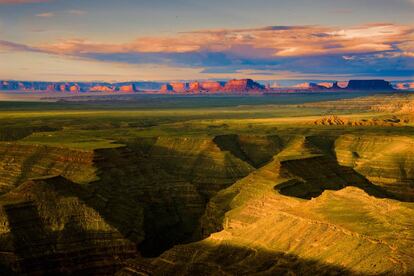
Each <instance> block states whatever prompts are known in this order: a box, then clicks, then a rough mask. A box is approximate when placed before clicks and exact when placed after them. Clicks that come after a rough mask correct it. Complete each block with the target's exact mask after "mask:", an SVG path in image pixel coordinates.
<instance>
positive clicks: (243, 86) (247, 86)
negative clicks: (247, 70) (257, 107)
mask: <svg viewBox="0 0 414 276" xmlns="http://www.w3.org/2000/svg"><path fill="white" fill-rule="evenodd" d="M264 88H265V87H264V86H263V85H261V84H259V83H257V82H255V81H253V80H252V79H241V80H234V79H233V80H229V81H228V82H227V83H226V84H225V85H224V88H223V90H224V91H233V92H238V91H239V92H244V91H260V90H264Z"/></svg>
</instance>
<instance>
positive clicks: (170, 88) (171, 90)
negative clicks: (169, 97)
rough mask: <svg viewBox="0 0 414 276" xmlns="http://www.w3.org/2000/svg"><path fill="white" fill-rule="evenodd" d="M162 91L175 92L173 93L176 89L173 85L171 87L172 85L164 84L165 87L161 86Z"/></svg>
mask: <svg viewBox="0 0 414 276" xmlns="http://www.w3.org/2000/svg"><path fill="white" fill-rule="evenodd" d="M160 91H161V92H173V91H174V88H173V87H172V85H171V84H169V83H166V84H163V85H162V86H161V89H160Z"/></svg>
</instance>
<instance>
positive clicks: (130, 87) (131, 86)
mask: <svg viewBox="0 0 414 276" xmlns="http://www.w3.org/2000/svg"><path fill="white" fill-rule="evenodd" d="M118 89H119V91H120V92H137V88H136V86H135V85H134V84H128V85H122V86H120V87H119V88H118Z"/></svg>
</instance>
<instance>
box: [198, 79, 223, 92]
mask: <svg viewBox="0 0 414 276" xmlns="http://www.w3.org/2000/svg"><path fill="white" fill-rule="evenodd" d="M201 87H202V88H203V89H204V90H207V91H220V90H223V85H222V84H221V83H220V82H218V81H204V82H202V83H201Z"/></svg>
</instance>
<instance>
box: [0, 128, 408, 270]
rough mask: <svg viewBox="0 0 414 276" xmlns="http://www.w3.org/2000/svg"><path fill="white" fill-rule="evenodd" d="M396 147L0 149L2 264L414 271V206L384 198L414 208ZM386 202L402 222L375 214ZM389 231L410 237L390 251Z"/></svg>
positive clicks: (281, 142)
mask: <svg viewBox="0 0 414 276" xmlns="http://www.w3.org/2000/svg"><path fill="white" fill-rule="evenodd" d="M395 139H397V138H392V137H391V138H388V139H371V140H370V137H369V136H362V137H359V136H352V135H340V136H339V137H335V136H330V137H325V136H301V135H277V134H275V135H268V136H259V135H235V134H231V135H218V136H215V137H203V136H200V137H170V138H168V137H159V138H139V139H135V140H128V141H124V144H125V146H121V147H118V148H109V149H97V150H75V149H66V148H54V147H50V146H35V145H28V144H21V143H18V142H14V143H10V142H7V143H1V150H2V154H1V158H0V164H1V166H2V168H3V169H2V170H1V175H0V180H1V183H2V193H3V195H2V196H1V197H0V204H1V205H2V211H1V216H0V219H1V220H2V221H3V222H2V223H1V225H3V227H2V229H1V246H2V252H3V253H2V254H1V255H0V260H1V264H2V266H3V267H5V268H10V267H11V268H13V270H14V271H15V272H20V273H22V272H23V273H25V272H28V271H30V272H32V273H39V274H40V273H74V272H80V273H95V274H97V273H101V274H102V273H103V274H113V273H115V272H116V271H118V272H119V274H120V275H122V274H128V273H137V272H140V273H141V272H145V273H153V274H165V273H167V274H169V273H173V272H174V273H175V274H187V275H190V274H192V275H193V274H194V273H205V272H206V271H209V272H210V271H212V272H214V271H216V272H217V273H221V272H223V273H230V274H237V272H238V271H244V272H246V273H248V272H251V273H253V272H260V273H265V274H266V273H267V274H273V273H279V272H280V273H283V272H295V273H309V272H310V271H316V272H317V273H319V274H324V273H325V274H332V273H343V274H346V273H354V272H360V273H382V272H387V271H392V272H393V273H407V272H409V271H411V270H412V269H413V268H412V267H411V265H410V260H412V258H413V254H412V252H411V251H410V250H409V248H410V246H411V244H410V237H412V235H413V233H412V231H411V230H412V226H413V225H412V224H411V222H410V221H409V220H407V221H406V220H405V218H407V219H408V218H409V217H410V216H411V215H412V213H413V212H414V209H413V206H412V205H411V203H400V202H398V201H393V200H391V199H384V198H396V199H400V200H405V201H409V200H412V199H413V198H412V185H413V182H414V181H413V179H412V176H411V174H410V173H411V171H410V168H412V164H411V163H409V162H411V161H410V160H411V159H410V151H404V149H400V151H403V152H405V153H406V154H405V155H404V154H399V151H398V148H396V146H395V143H396V142H395V141H397V140H395ZM398 139H405V140H404V141H403V142H404V144H405V145H407V147H409V145H411V143H413V140H412V138H410V137H405V138H404V137H400V138H398ZM378 148H381V149H382V152H383V154H382V155H381V156H378V155H376V154H375V153H376V152H377V151H378V150H377V149H378ZM387 149H389V150H387ZM407 149H408V148H407ZM393 154H394V155H395V154H397V155H395V156H394V155H393ZM396 156H398V158H397V157H396ZM370 162H371V163H372V164H373V165H370V166H369V168H373V169H367V168H368V167H367V165H366V164H371V163H370ZM364 164H365V166H364ZM402 164H403V165H404V166H406V167H404V166H402ZM401 166H402V167H401ZM375 170H377V171H375ZM31 179H33V180H31ZM348 186H354V188H346V187H348ZM344 188H345V189H344ZM326 190H339V191H337V192H332V191H329V192H328V191H326ZM309 199H311V200H309ZM353 205H358V206H365V207H364V208H366V211H367V212H365V211H364V212H362V211H361V212H360V213H359V211H357V210H354V209H353V208H352V206H353ZM384 206H385V207H386V208H388V209H389V210H393V216H392V217H390V218H388V217H387V216H384V217H378V216H376V214H377V213H378V212H382V211H381V210H382V208H383V207H384ZM388 209H387V210H388ZM344 214H350V216H351V217H357V218H358V220H357V222H355V221H354V220H349V219H348V217H347V216H345V215H344ZM395 217H401V220H398V221H394V220H392V218H395ZM388 231H390V232H392V231H398V232H399V233H401V235H400V236H399V239H398V240H394V241H392V240H391V238H392V237H391V236H387V234H386V232H388ZM210 235H211V236H210ZM305 236H306V239H304V238H295V237H305ZM27 239H29V240H30V242H28V243H22V241H23V240H27ZM197 240H201V241H199V242H196V243H190V244H188V245H178V244H182V243H188V242H195V241H197ZM334 241H335V242H334ZM171 247H172V248H171ZM170 248H171V249H170ZM310 248H313V249H312V250H311V251H310V250H309V249H310ZM338 248H341V249H340V250H338ZM165 250H167V251H165ZM163 252H164V253H163ZM351 252H352V253H351ZM159 254H161V256H160V257H156V256H158V255H159ZM220 256H227V257H226V258H224V257H220ZM230 256H231V257H230ZM380 256H381V257H380ZM384 256H387V257H384ZM148 257H156V258H154V259H151V258H148ZM131 258H132V259H131ZM378 258H381V259H383V261H381V263H377V261H378ZM127 259H130V261H128V262H127V263H126V264H125V263H124V262H125V261H126V260H127ZM190 259H191V260H193V261H189V260H190ZM361 259H363V260H364V261H363V262H361V261H360V260H361ZM316 260H317V261H316ZM358 260H359V263H358ZM374 263H375V265H376V266H375V267H374V265H373V264H374ZM125 265H126V266H125ZM134 271H135V272H134Z"/></svg>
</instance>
